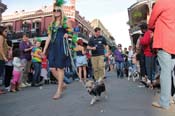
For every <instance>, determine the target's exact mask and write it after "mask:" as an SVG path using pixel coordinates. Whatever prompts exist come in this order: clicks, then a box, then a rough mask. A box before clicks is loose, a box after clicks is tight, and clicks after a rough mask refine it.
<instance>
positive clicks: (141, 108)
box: [0, 72, 175, 116]
mask: <svg viewBox="0 0 175 116" xmlns="http://www.w3.org/2000/svg"><path fill="white" fill-rule="evenodd" d="M107 77H108V78H107V79H106V82H105V83H106V86H107V91H108V98H107V99H105V97H103V96H102V97H101V98H100V101H98V102H97V103H96V104H94V105H90V100H91V96H90V95H89V94H88V93H87V91H86V89H85V88H84V87H83V86H82V85H81V84H80V83H79V82H78V81H74V82H73V83H71V84H70V85H68V87H67V89H66V90H65V92H64V94H63V96H62V98H61V99H59V100H52V95H53V94H54V92H55V91H56V85H52V84H50V85H44V86H42V87H28V88H24V89H22V90H21V91H20V92H17V93H7V94H5V95H1V96H0V116H175V106H174V105H172V107H171V108H170V109H169V110H167V111H166V110H162V109H157V108H153V107H152V106H151V103H152V101H153V100H157V99H158V97H157V96H158V93H157V90H151V89H148V88H145V87H143V86H142V85H140V84H139V83H138V82H133V81H128V80H127V79H126V78H125V79H117V78H116V75H115V73H114V72H113V73H107Z"/></svg>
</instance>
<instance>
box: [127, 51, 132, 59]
mask: <svg viewBox="0 0 175 116" xmlns="http://www.w3.org/2000/svg"><path fill="white" fill-rule="evenodd" d="M132 56H133V51H132V50H130V51H129V53H128V61H131V60H132Z"/></svg>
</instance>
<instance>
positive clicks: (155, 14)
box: [148, 0, 165, 29]
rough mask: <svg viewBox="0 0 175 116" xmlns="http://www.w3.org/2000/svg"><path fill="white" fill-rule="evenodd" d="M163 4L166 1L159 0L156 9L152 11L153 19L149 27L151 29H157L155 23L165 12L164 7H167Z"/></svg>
mask: <svg viewBox="0 0 175 116" xmlns="http://www.w3.org/2000/svg"><path fill="white" fill-rule="evenodd" d="M163 2H164V1H162V0H157V2H156V4H155V5H154V8H153V10H152V13H151V17H150V20H149V24H148V27H149V28H150V29H154V28H155V23H156V21H157V19H158V18H159V16H160V15H161V13H162V12H163V10H164V8H163V6H165V4H164V3H163Z"/></svg>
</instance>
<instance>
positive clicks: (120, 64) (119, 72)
mask: <svg viewBox="0 0 175 116" xmlns="http://www.w3.org/2000/svg"><path fill="white" fill-rule="evenodd" d="M116 69H117V77H118V78H119V77H123V73H124V72H123V69H124V62H122V61H117V62H116Z"/></svg>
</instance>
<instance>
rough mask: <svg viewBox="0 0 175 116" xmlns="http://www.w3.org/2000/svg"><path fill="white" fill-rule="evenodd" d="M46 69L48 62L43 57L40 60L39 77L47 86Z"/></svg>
mask: <svg viewBox="0 0 175 116" xmlns="http://www.w3.org/2000/svg"><path fill="white" fill-rule="evenodd" d="M47 69H48V60H47V57H46V56H44V57H43V59H42V69H41V77H43V80H44V83H45V84H49V78H48V72H47Z"/></svg>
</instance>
